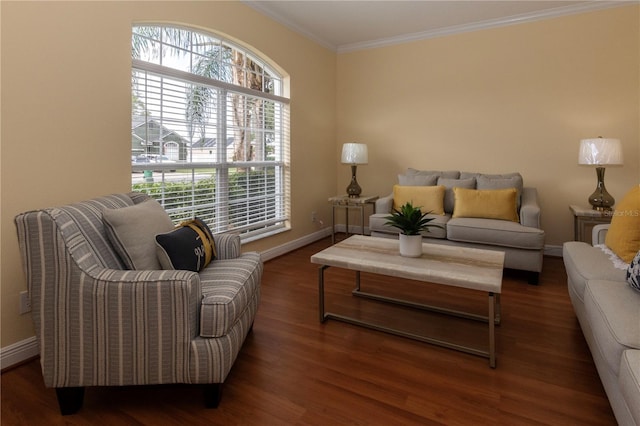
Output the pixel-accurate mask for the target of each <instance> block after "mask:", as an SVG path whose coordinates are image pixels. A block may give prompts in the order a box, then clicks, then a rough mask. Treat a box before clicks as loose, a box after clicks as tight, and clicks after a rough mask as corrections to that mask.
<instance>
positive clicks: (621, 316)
mask: <svg viewBox="0 0 640 426" xmlns="http://www.w3.org/2000/svg"><path fill="white" fill-rule="evenodd" d="M584 307H585V312H586V316H587V320H588V321H589V325H590V326H591V330H592V333H593V344H594V346H596V347H595V348H591V350H592V351H593V350H597V351H599V352H600V354H601V355H602V358H603V359H604V360H605V362H606V364H607V368H608V369H609V370H610V371H612V372H613V373H614V374H615V375H616V376H619V372H620V360H621V359H622V353H623V352H624V351H625V350H627V349H640V321H639V319H640V294H638V293H637V292H635V291H634V290H633V289H632V288H631V287H629V285H627V283H626V282H625V281H624V280H621V281H607V280H589V281H588V282H587V285H586V287H585V291H584Z"/></svg>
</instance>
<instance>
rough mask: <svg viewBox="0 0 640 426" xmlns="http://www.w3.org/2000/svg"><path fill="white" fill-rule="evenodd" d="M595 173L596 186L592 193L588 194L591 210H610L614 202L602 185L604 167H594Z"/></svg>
mask: <svg viewBox="0 0 640 426" xmlns="http://www.w3.org/2000/svg"><path fill="white" fill-rule="evenodd" d="M596 175H597V176H598V186H596V190H595V191H593V194H591V195H590V196H589V204H591V206H592V207H593V210H598V211H610V210H611V209H612V207H613V205H614V204H615V201H616V200H615V199H614V198H613V197H612V196H611V194H609V193H608V192H607V188H605V186H604V167H596Z"/></svg>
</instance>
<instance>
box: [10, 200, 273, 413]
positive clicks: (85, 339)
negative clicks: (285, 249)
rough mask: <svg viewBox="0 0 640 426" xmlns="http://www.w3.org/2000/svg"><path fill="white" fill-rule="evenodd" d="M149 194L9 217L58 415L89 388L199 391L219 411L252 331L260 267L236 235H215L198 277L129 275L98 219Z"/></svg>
mask: <svg viewBox="0 0 640 426" xmlns="http://www.w3.org/2000/svg"><path fill="white" fill-rule="evenodd" d="M148 198H149V197H148V196H146V195H144V194H140V193H128V194H114V195H109V196H105V197H100V198H96V199H92V200H88V201H83V202H79V203H76V204H71V205H67V206H63V207H57V208H48V209H43V210H38V211H31V212H27V213H22V214H20V215H18V216H17V217H16V218H15V223H16V227H17V231H18V238H19V243H20V250H21V255H22V259H23V266H24V271H25V274H26V278H27V283H28V288H29V294H30V297H31V304H32V314H33V321H34V326H35V333H36V338H37V341H38V344H39V349H40V364H41V367H42V374H43V376H44V382H45V385H46V386H47V387H52V388H55V389H56V394H57V397H58V403H59V405H60V410H61V412H62V414H72V413H75V412H77V411H78V410H79V409H80V408H81V406H82V402H83V398H84V388H85V387H89V386H125V385H142V384H144V385H149V384H163V383H192V384H204V385H205V386H204V394H205V405H206V406H207V407H217V405H218V403H219V402H220V397H221V392H222V384H223V383H224V381H225V379H226V377H227V375H228V374H229V371H230V370H231V367H232V365H233V363H234V362H235V359H236V357H237V355H238V352H239V351H240V348H241V346H242V344H243V342H244V340H245V338H246V336H247V334H248V333H249V331H250V330H251V328H252V325H253V320H254V317H255V314H256V311H257V308H258V303H259V300H260V280H261V277H262V261H261V259H260V255H259V254H258V253H255V252H249V253H243V254H241V250H240V238H239V237H238V236H235V235H226V234H220V235H215V236H214V238H215V244H216V248H217V259H216V260H214V261H213V262H211V263H210V264H209V265H208V266H207V267H206V268H205V269H203V270H202V271H201V272H199V273H196V272H191V271H183V270H155V271H153V270H126V269H125V267H124V264H123V262H122V260H121V259H120V258H119V257H118V255H117V253H116V252H115V251H114V249H113V247H112V245H111V244H110V242H109V239H108V237H107V234H106V233H105V227H104V225H103V221H102V212H103V210H104V209H106V208H110V209H113V208H123V207H127V206H133V205H135V204H138V203H140V202H142V201H145V200H147V199H148Z"/></svg>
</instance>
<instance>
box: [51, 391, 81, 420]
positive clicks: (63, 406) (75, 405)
mask: <svg viewBox="0 0 640 426" xmlns="http://www.w3.org/2000/svg"><path fill="white" fill-rule="evenodd" d="M56 396H57V397H58V406H59V407H60V413H61V414H62V415H63V416H67V415H69V414H75V413H77V412H78V410H80V408H82V402H83V401H84V388H56Z"/></svg>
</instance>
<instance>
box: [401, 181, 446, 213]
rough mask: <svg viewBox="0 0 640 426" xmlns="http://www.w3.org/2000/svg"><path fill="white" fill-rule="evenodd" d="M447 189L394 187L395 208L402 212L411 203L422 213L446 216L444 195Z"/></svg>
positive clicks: (436, 187)
mask: <svg viewBox="0 0 640 426" xmlns="http://www.w3.org/2000/svg"><path fill="white" fill-rule="evenodd" d="M445 190H446V188H445V187H444V186H443V185H437V186H403V185H394V186H393V208H394V209H396V210H400V207H401V206H404V205H405V204H406V203H407V202H411V204H413V207H416V208H418V207H419V208H420V210H422V213H427V212H431V214H444V193H445Z"/></svg>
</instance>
